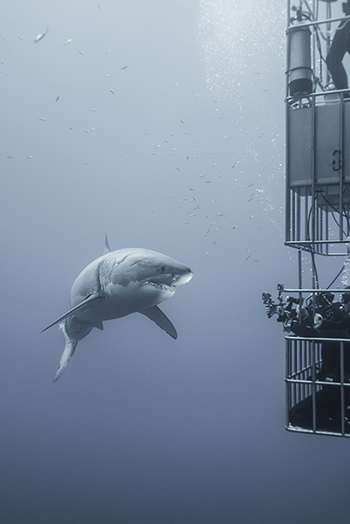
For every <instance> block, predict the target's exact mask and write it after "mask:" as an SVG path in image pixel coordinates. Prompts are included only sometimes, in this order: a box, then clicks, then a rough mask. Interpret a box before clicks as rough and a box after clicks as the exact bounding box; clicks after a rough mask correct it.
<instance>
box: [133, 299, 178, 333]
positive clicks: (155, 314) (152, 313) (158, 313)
mask: <svg viewBox="0 0 350 524" xmlns="http://www.w3.org/2000/svg"><path fill="white" fill-rule="evenodd" d="M139 313H142V315H145V316H146V317H148V318H149V319H150V320H153V322H155V323H156V324H157V326H159V327H160V328H161V329H164V331H166V332H167V333H168V335H170V336H171V337H173V338H175V339H176V338H177V333H176V329H175V327H174V325H173V324H172V322H171V321H170V320H169V319H168V317H167V316H166V315H165V314H164V313H163V311H162V310H161V309H159V307H158V306H153V307H149V308H147V309H142V311H139Z"/></svg>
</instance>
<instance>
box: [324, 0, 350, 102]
mask: <svg viewBox="0 0 350 524" xmlns="http://www.w3.org/2000/svg"><path fill="white" fill-rule="evenodd" d="M342 8H343V13H344V14H345V16H350V0H347V1H346V2H343V4H342ZM345 53H350V19H345V20H342V21H341V22H340V24H339V26H338V28H337V30H336V33H335V35H334V38H333V41H332V45H331V48H330V50H329V52H328V55H327V58H326V63H327V67H328V70H329V72H330V73H331V75H332V78H333V82H334V85H335V87H336V89H347V88H348V87H349V86H348V76H347V74H346V71H345V68H344V66H343V58H344V55H345ZM344 96H345V97H346V98H349V96H350V94H349V92H346V93H344Z"/></svg>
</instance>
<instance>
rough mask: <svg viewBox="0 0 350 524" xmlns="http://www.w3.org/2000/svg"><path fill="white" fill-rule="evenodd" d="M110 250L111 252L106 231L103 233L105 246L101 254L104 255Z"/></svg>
mask: <svg viewBox="0 0 350 524" xmlns="http://www.w3.org/2000/svg"><path fill="white" fill-rule="evenodd" d="M110 252H111V248H110V247H109V243H108V237H107V233H105V248H104V250H103V254H104V255H106V253H110Z"/></svg>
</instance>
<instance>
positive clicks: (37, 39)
mask: <svg viewBox="0 0 350 524" xmlns="http://www.w3.org/2000/svg"><path fill="white" fill-rule="evenodd" d="M48 30H49V28H47V29H46V31H44V32H43V33H40V34H39V35H37V36H36V37H35V38H34V40H33V42H34V44H37V43H38V42H40V40H42V39H43V38H44V36H45V35H47V32H48Z"/></svg>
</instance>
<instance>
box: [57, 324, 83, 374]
mask: <svg viewBox="0 0 350 524" xmlns="http://www.w3.org/2000/svg"><path fill="white" fill-rule="evenodd" d="M60 329H61V331H62V333H63V335H64V340H65V343H66V345H65V347H64V351H63V353H62V356H61V359H60V362H59V364H58V367H57V371H56V375H55V378H54V379H53V382H56V380H58V379H59V378H60V376H61V375H62V373H63V371H64V370H65V369H66V367H67V366H68V363H69V361H70V359H71V358H72V356H73V354H74V351H75V348H76V347H77V344H78V342H76V341H74V340H71V339H70V338H69V336H68V335H67V332H66V329H65V327H64V324H60Z"/></svg>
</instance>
